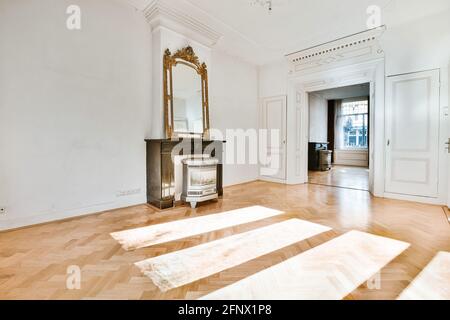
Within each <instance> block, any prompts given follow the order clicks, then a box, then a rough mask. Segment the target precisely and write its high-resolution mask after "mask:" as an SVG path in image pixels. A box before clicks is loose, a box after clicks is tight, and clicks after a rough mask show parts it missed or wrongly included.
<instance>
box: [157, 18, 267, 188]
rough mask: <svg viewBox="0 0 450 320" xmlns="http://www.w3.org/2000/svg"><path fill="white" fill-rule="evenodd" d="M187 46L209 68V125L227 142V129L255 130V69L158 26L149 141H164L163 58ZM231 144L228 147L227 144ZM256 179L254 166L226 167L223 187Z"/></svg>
mask: <svg viewBox="0 0 450 320" xmlns="http://www.w3.org/2000/svg"><path fill="white" fill-rule="evenodd" d="M187 45H190V46H191V47H192V48H193V49H194V51H195V53H196V54H197V55H198V57H199V60H200V61H201V62H205V63H206V64H207V67H208V82H209V83H208V87H209V104H210V111H209V113H210V125H211V128H213V129H218V130H220V132H221V133H222V135H223V139H226V130H227V129H243V130H247V129H257V128H258V68H257V67H256V66H254V65H252V64H249V63H247V62H245V61H243V60H241V59H239V58H236V57H232V56H230V55H228V54H226V53H223V52H221V51H218V50H212V49H210V48H208V47H205V46H203V45H201V44H199V43H197V42H195V41H193V40H192V39H189V38H187V37H186V36H184V35H181V34H179V33H176V32H174V31H171V30H169V29H166V28H163V27H159V28H157V29H155V30H153V47H152V51H153V90H152V92H153V104H152V106H153V115H154V117H153V118H152V133H151V136H152V138H163V137H165V133H164V130H163V128H164V121H163V115H164V108H163V104H162V96H161V95H162V90H163V88H162V61H163V60H162V59H163V53H164V51H165V50H166V49H167V48H168V49H170V50H171V52H172V53H174V52H176V51H177V50H178V49H181V48H183V47H185V46H187ZM229 145H231V144H229ZM257 178H258V166H257V165H255V164H242V165H241V164H225V165H224V176H223V179H224V181H223V182H224V185H225V186H229V185H234V184H239V183H243V182H248V181H253V180H256V179H257Z"/></svg>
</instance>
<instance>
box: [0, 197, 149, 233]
mask: <svg viewBox="0 0 450 320" xmlns="http://www.w3.org/2000/svg"><path fill="white" fill-rule="evenodd" d="M130 198H131V199H126V200H120V201H114V202H111V203H106V204H100V205H96V206H91V207H85V208H80V209H74V210H67V211H64V212H61V213H46V214H39V215H33V216H28V217H21V218H17V219H0V232H4V231H12V230H15V229H21V228H27V227H32V226H36V225H40V224H46V223H51V222H58V221H64V220H68V219H74V218H79V217H84V216H90V215H96V214H102V213H104V212H105V211H111V210H118V209H123V208H128V207H133V206H137V205H142V204H145V203H146V202H147V201H146V199H145V197H142V196H139V197H136V196H134V197H130Z"/></svg>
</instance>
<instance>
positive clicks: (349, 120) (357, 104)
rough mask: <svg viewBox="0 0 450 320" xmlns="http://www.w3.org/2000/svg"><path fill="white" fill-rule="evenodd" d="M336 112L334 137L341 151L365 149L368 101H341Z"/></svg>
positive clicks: (367, 126) (366, 145)
mask: <svg viewBox="0 0 450 320" xmlns="http://www.w3.org/2000/svg"><path fill="white" fill-rule="evenodd" d="M339 109H340V110H337V112H336V123H337V125H336V136H337V137H338V138H339V140H340V141H339V142H338V146H340V148H341V149H367V147H368V133H369V132H368V128H369V101H368V100H358V101H349V102H346V101H343V102H342V104H341V106H340V108H339Z"/></svg>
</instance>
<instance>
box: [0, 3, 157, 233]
mask: <svg viewBox="0 0 450 320" xmlns="http://www.w3.org/2000/svg"><path fill="white" fill-rule="evenodd" d="M70 4H77V5H80V6H81V8H82V17H83V19H82V30H80V31H69V30H68V29H67V28H66V19H67V15H66V14H65V11H66V8H67V6H68V5H70ZM150 43H151V38H150V30H149V26H148V24H147V23H146V21H145V19H144V18H143V15H142V13H139V12H137V11H135V10H134V9H133V8H132V7H130V6H127V5H124V4H122V3H120V2H117V1H112V0H96V1H91V0H70V1H66V0H58V1H55V0H28V1H24V0H2V1H0V92H1V94H0V155H1V156H0V161H1V162H0V206H6V208H7V215H6V216H4V217H1V218H0V229H6V228H12V227H19V226H22V225H27V224H32V223H39V222H44V221H49V220H57V219H61V218H66V217H70V216H75V215H80V214H87V213H92V212H97V211H101V210H105V209H109V208H117V207H123V206H127V205H133V204H138V203H144V202H145V201H146V196H145V194H146V181H145V179H146V178H145V177H146V174H145V172H146V171H145V143H144V138H145V137H146V136H148V135H149V134H150V117H151V114H150V108H149V106H150V104H151V97H150V91H151V77H150V75H151V65H150V61H151V50H150ZM130 190H133V192H134V193H136V194H135V195H131V196H120V195H121V192H123V191H130ZM122 195H123V193H122Z"/></svg>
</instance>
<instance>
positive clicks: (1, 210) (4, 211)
mask: <svg viewBox="0 0 450 320" xmlns="http://www.w3.org/2000/svg"><path fill="white" fill-rule="evenodd" d="M3 214H6V208H5V207H0V215H3Z"/></svg>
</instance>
